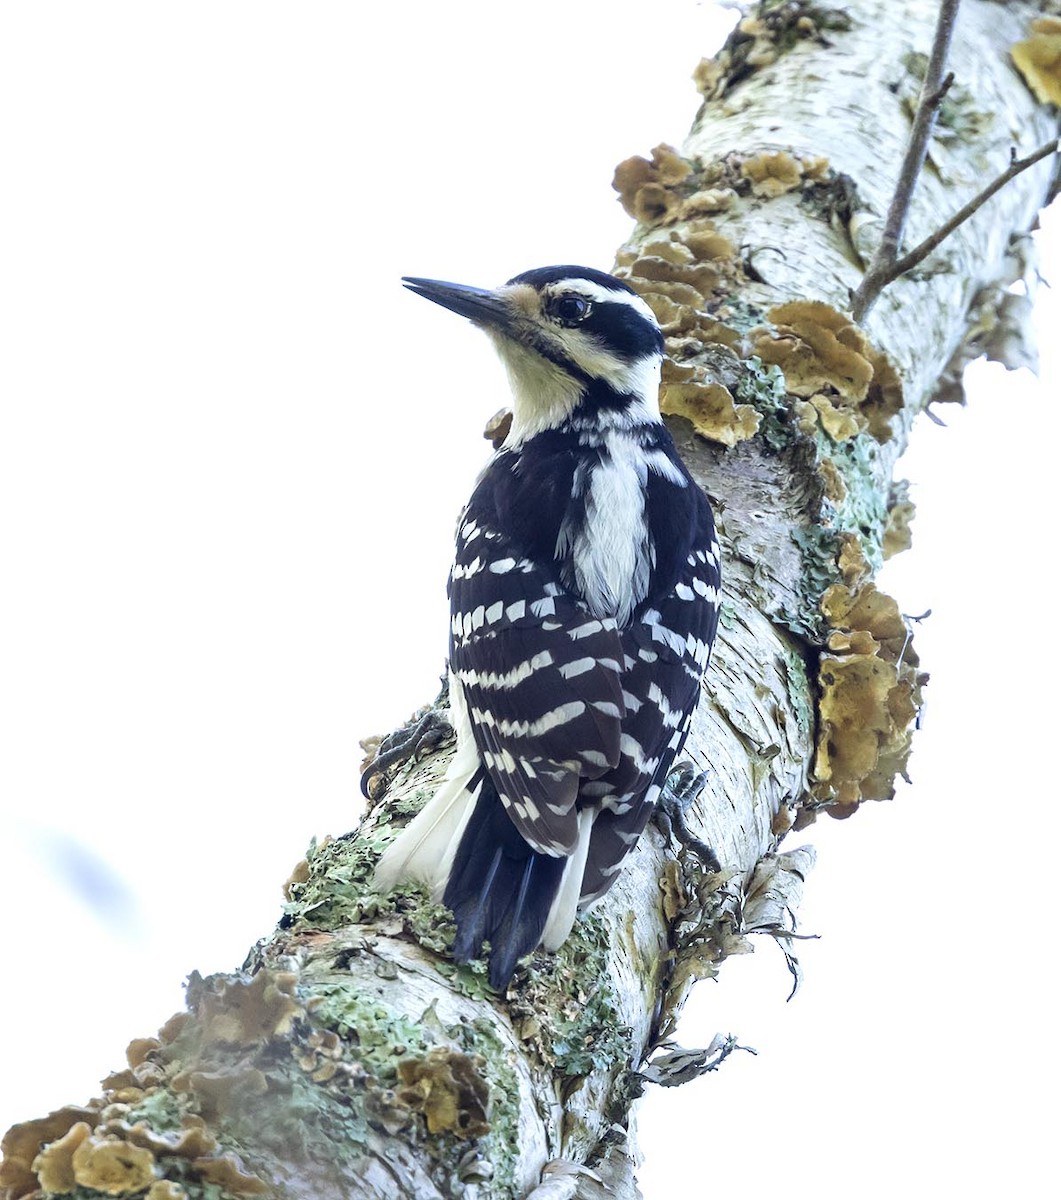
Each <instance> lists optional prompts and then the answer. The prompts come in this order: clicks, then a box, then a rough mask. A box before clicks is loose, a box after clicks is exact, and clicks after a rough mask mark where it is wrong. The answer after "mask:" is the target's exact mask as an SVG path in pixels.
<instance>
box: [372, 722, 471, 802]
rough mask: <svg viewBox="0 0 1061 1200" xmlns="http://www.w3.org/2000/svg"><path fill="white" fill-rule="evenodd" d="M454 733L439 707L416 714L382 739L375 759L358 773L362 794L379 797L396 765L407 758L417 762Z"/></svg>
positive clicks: (373, 798)
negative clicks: (359, 774)
mask: <svg viewBox="0 0 1061 1200" xmlns="http://www.w3.org/2000/svg"><path fill="white" fill-rule="evenodd" d="M453 736H454V732H453V726H452V725H451V724H450V723H449V721H448V720H447V719H446V717H445V716H444V715H443V714H442V712H441V711H440V710H439V709H437V708H435V707H431V708H429V709H428V710H427V711H426V712H423V711H421V712H419V713H417V714H416V715H415V716H414V717H413V719H412V720H411V721H409V722H408V723H407V724H405V725H403V726H402V727H401V728H400V729H396V730H395V731H394V732H393V733H388V734H387V736H386V737H385V738H383V739H382V741H381V742H380V744H379V746H378V747H377V748H376V756H375V758H373V759H372V761H371V762H370V763H368V765H367V766H366V767H365V769H364V770H363V771H362V773H361V792H362V794H363V795H364V796H365V798H366V799H368V800H373V801H375V800H379V799H380V797H381V796H383V795H384V794H385V792H386V791H387V788H388V787H389V786H390V781H391V778H392V776H393V774H394V769H395V768H396V767H400V766H401V765H402V764H403V763H406V762H409V760H410V759H411V760H412V761H414V762H416V761H418V760H419V759H421V758H423V757H424V756H425V755H427V754H430V753H431V752H432V751H433V750H437V749H438V747H439V746H441V745H442V743H443V742H446V741H448V740H449V739H450V738H451V737H453Z"/></svg>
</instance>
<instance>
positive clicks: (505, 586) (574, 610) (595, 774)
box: [450, 515, 624, 856]
mask: <svg viewBox="0 0 1061 1200" xmlns="http://www.w3.org/2000/svg"><path fill="white" fill-rule="evenodd" d="M450 605H451V613H452V618H451V619H452V625H451V638H450V671H451V674H452V676H453V678H454V680H455V681H456V682H457V684H458V685H459V687H460V689H461V692H462V694H463V699H464V703H465V707H466V711H467V715H468V718H469V721H470V724H471V729H472V733H473V735H474V738H475V743H476V746H477V747H478V750H479V754H480V757H481V759H482V762H483V765H484V767H485V768H486V770H487V771H488V772H489V775H490V777H491V779H492V781H493V783H494V785H495V787H496V788H497V792H498V795H499V796H500V798H501V800H502V803H503V804H504V806H505V811H506V812H507V813H508V815H509V817H510V818H511V819H512V821H513V822H514V824H515V825H516V827H517V829H518V830H519V832H520V834H521V835H522V836H523V838H524V839H526V841H527V842H528V843H529V845H530V846H531V847H532V848H533V849H535V850H537V851H539V852H541V853H543V854H548V855H552V856H558V855H569V854H571V853H572V852H573V850H574V849H575V846H576V844H577V842H578V831H579V824H578V814H577V811H576V805H575V801H576V799H577V798H578V792H579V782H580V779H597V778H599V777H600V776H602V775H604V774H605V773H607V772H608V771H610V770H612V769H614V768H615V766H616V765H617V764H618V763H619V761H620V757H621V751H622V741H623V728H622V721H623V715H624V706H623V687H622V683H621V679H620V675H621V671H622V663H623V648H622V643H621V639H620V636H619V633H618V631H617V629H616V626H615V622H614V621H612V620H609V619H604V620H599V619H597V618H595V617H593V616H592V615H591V614H590V613H589V612H588V610H587V609H586V607H585V605H583V604H582V603H581V602H579V601H577V600H575V599H574V598H573V597H572V596H570V595H569V594H567V593H566V592H565V591H564V590H563V589H562V588H561V586H560V584H559V582H558V580H557V578H556V576H555V574H554V572H553V570H552V564H548V565H543V564H540V563H537V562H534V561H532V560H531V559H529V558H526V557H522V556H520V555H519V554H518V553H517V552H515V551H512V550H511V549H510V546H509V545H508V543H507V542H506V541H505V539H503V538H502V537H501V535H500V534H498V533H497V532H495V531H493V530H491V529H489V528H485V527H483V526H481V525H479V524H478V523H477V522H476V520H475V519H474V517H473V516H470V515H466V517H465V519H464V520H463V522H462V523H461V527H460V530H459V536H458V543H457V558H456V562H455V563H454V567H453V570H452V573H451V576H450Z"/></svg>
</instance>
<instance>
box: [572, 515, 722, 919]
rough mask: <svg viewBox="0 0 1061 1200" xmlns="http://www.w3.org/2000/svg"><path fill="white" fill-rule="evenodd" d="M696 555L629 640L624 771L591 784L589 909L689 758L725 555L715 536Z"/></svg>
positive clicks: (585, 894) (585, 886)
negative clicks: (595, 806) (684, 753)
mask: <svg viewBox="0 0 1061 1200" xmlns="http://www.w3.org/2000/svg"><path fill="white" fill-rule="evenodd" d="M708 536H709V539H710V540H706V541H703V542H701V543H700V545H698V546H696V547H695V548H694V549H693V550H692V551H691V552H690V554H689V556H688V558H687V560H686V562H685V564H684V567H683V569H682V571H681V573H680V576H679V579H678V582H677V584H676V585H675V587H674V589H673V591H672V592H671V593H670V594H669V595H667V596H665V597H663V598H662V599H659V600H658V601H657V602H656V603H655V604H654V605H653V606H650V607H648V608H647V609H646V610H645V611H644V613H643V614H642V615H641V617H640V619H639V620H637V621H635V622H634V623H633V624H632V625H631V626H630V628H629V629H627V630H625V631H624V633H623V639H622V640H623V652H624V665H625V667H626V671H625V674H624V676H623V699H624V704H625V708H626V714H627V715H626V719H625V721H624V723H623V737H622V741H621V746H620V760H619V763H618V764H617V766H616V768H615V769H614V770H613V771H611V772H609V773H608V774H607V775H606V776H604V777H602V778H601V779H600V780H598V781H596V782H594V783H590V784H587V785H585V787H584V788H583V795H584V796H585V797H586V798H587V799H589V798H590V797H591V796H592V795H593V794H594V793H597V794H599V797H600V803H601V806H602V808H601V812H600V814H599V815H598V816H597V818H596V820H595V822H594V825H593V834H592V838H591V841H590V849H589V855H588V858H587V862H586V870H585V875H584V877H583V883H582V896H581V904H582V905H583V906H585V905H587V904H590V903H592V902H593V901H594V900H596V899H598V898H599V897H600V896H602V895H604V893H605V892H606V891H607V890H608V888H609V887H611V885H612V883H614V881H615V879H616V876H617V875H618V873H619V870H620V869H621V867H622V863H623V859H624V858H625V857H626V855H627V854H628V853H629V852H630V851H631V850H632V849H633V847H634V846H635V845H636V843H637V839H638V838H639V837H640V836H641V833H642V831H643V830H644V828H645V825H646V824H647V822H648V819H649V817H650V816H651V813H652V809H653V807H654V805H655V803H656V800H657V799H658V797H659V793H660V789H661V788H662V787H663V784H664V783H665V782H666V778H667V774H668V773H669V771H670V769H671V766H672V764H673V762H674V759H675V757H676V756H677V755H678V754H679V753H680V752H681V749H682V746H683V745H684V744H685V739H686V736H687V735H688V732H689V724H690V722H691V720H692V716H693V712H694V711H695V709H696V704H697V701H698V699H699V696H700V686H701V681H702V679H703V675H704V671H705V669H706V667H707V663H708V659H709V658H710V655H711V646H712V644H713V643H714V640H715V632H716V629H717V627H718V595H719V585H720V552H719V547H718V542H717V541H716V540H715V539H714V537H713V534H709V535H708Z"/></svg>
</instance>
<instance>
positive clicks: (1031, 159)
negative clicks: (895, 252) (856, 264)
mask: <svg viewBox="0 0 1061 1200" xmlns="http://www.w3.org/2000/svg"><path fill="white" fill-rule="evenodd" d="M1059 146H1061V139H1059V138H1054V140H1053V141H1052V142H1047V143H1046V145H1045V146H1040V147H1039V149H1038V150H1034V151H1033V152H1032V153H1031V154H1028V155H1026V156H1025V157H1024V158H1012V157H1011V159H1010V164H1009V166H1008V167H1007V168H1006V170H1005V171H1003V172H1002V174H1001V175H999V177H998V178H997V179H996V180H994V182H992V183H989V184H988V185H987V187H985V188H984V190H983V191H982V192H979V193H978V194H977V195H975V196H974V197H973V198H972V199H971V200H970V201H969V203H968V204H966V205H963V206H962V207H961V208H959V209H958V211H957V212H956V213H955V214H954V216H953V217H951V218H950V220H949V221H945V222H944V223H943V224H942V225H941V226H940V227H939V228H938V229H937V230H936V232H935V233H933V234H930V235H929V236H928V237H927V238H925V240H924V241H923V242H921V243H920V244H919V245H917V246H915V247H914V248H913V250H911V251H910V253H909V254H904V255H903V256H902V258H897V259H896V260H895V262H894V263H892V265H891V267H890V268H889V270H888V276H887V278H886V279H885V280H884V282H883V283H882V284H881V287H882V288H883V287H886V286H887V285H888V284H889V283H891V282H892V280H893V279H898V278H899V276H900V275H905V274H906V272H907V271H912V270H913V269H914V267H916V266H917V264H918V263H920V262H921V261H922V260H924V259H926V258H927V257H928V256H929V255H930V254H931V253H932V251H933V250H935V248H936V247H937V246H938V245H939V244H940V242H942V241H943V240H944V239H945V238H948V237H950V235H951V234H952V233H953V232H954V231H955V229H957V228H958V226H959V225H961V224H963V223H964V222H965V221H968V219H969V218H970V217H971V216H972V215H973V213H974V212H976V210H977V209H978V208H980V207H981V206H983V205H984V204H986V203H987V201H988V200H990V199H991V197H992V196H993V195H994V194H995V192H997V191H999V190H1000V189H1002V188H1004V187H1005V186H1006V184H1007V183H1009V181H1010V180H1011V179H1015V178H1016V177H1017V176H1018V175H1019V174H1020V173H1021V171H1026V170H1027V169H1028V168H1029V167H1034V166H1035V164H1036V163H1037V162H1042V160H1043V159H1044V158H1049V157H1050V155H1051V154H1056V153H1057V151H1058V148H1059Z"/></svg>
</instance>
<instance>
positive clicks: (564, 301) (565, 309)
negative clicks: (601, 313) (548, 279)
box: [553, 296, 590, 326]
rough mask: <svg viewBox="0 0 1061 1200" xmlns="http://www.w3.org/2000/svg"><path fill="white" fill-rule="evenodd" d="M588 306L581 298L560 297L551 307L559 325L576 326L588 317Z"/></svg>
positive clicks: (587, 302)
mask: <svg viewBox="0 0 1061 1200" xmlns="http://www.w3.org/2000/svg"><path fill="white" fill-rule="evenodd" d="M589 309H590V304H589V301H588V300H586V299H585V298H584V297H582V296H561V297H560V299H559V300H557V301H556V303H555V305H554V306H553V312H554V313H556V315H557V317H558V318H559V320H560V324H561V325H568V326H571V325H578V324H579V323H580V322H581V321H584V320H585V319H586V318H587V317H588V316H589Z"/></svg>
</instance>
